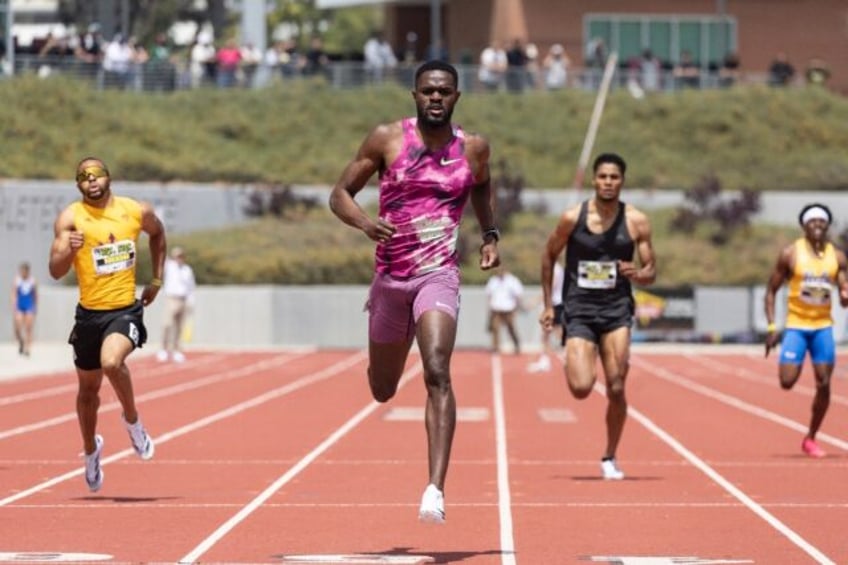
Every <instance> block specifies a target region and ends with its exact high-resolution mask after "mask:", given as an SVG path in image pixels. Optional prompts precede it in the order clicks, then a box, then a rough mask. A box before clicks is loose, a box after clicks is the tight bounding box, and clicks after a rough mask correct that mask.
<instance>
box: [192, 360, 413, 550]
mask: <svg viewBox="0 0 848 565" xmlns="http://www.w3.org/2000/svg"><path fill="white" fill-rule="evenodd" d="M420 372H421V364H420V363H418V364H416V365H414V366H413V367H411V368H410V369H407V371H406V372H405V373H404V374H403V376H402V377H401V380H400V382H399V383H398V390H400V389H401V388H403V387H404V386H405V385H406V384H407V383H408V382H409V381H410V380H411V379H412V377H414V376H415V375H417V374H418V373H420ZM380 406H381V404H380V403H379V402H376V401H371V402H369V403H368V404H367V405H366V406H365V407H364V408H362V409H361V410H360V411H359V412H357V413H356V414H355V415H354V416H353V417H351V418H350V419H349V420H348V421H347V422H345V423H344V424H343V425H342V426H341V427H340V428H338V429H337V430H336V431H335V432H333V433H332V434H330V435H329V436H328V437H327V439H325V440H324V441H322V442H321V443H320V444H318V446H317V447H315V449H313V450H312V451H310V452H309V453H308V454H306V456H305V457H303V459H301V460H300V461H298V462H297V463H296V464H295V465H294V466H292V467H291V468H289V470H288V471H286V472H285V473H284V474H283V475H281V476H280V477H279V478H278V479H277V480H276V481H274V482H273V483H271V485H270V486H269V487H268V488H266V489H265V490H264V491H262V492H261V493H259V496H257V497H256V498H254V499H253V500H251V501H250V502H249V503H248V504H246V505H245V506H243V507H242V509H241V510H239V511H238V512H237V513H236V514H235V515H233V516H232V517H231V518H230V519H229V520H227V521H226V522H224V523H223V524H221V525H220V526H219V527H218V529H216V530H215V531H214V532H212V533H211V534H210V535H209V537H207V538H206V539H205V540H203V541H202V542H200V544H198V545H197V547H195V548H194V549H192V550H191V551H190V552H188V553H187V554H186V555H185V556H183V557H182V558H181V559H180V560H179V561H178V563H194V562H195V561H197V560H198V559H199V558H200V556H201V555H203V554H204V553H206V552H207V551H209V549H211V548H212V546H213V545H215V544H216V543H218V542H219V541H220V540H221V539H222V538H223V537H224V536H226V535H227V534H228V533H229V532H230V531H231V530H232V529H233V528H235V527H236V526H238V525H239V524H240V523H241V522H243V521H244V520H245V519H246V518H247V517H248V516H250V514H252V513H253V512H254V511H255V510H256V509H258V508H259V507H260V506H262V504H263V503H264V502H265V501H266V500H268V499H269V498H271V497H272V496H273V495H274V493H276V492H277V491H278V490H280V489H281V488H283V487H284V486H285V485H286V484H287V483H288V482H289V481H291V480H292V479H293V478H295V477H296V476H297V475H298V474H300V472H301V471H303V470H304V469H306V468H307V467H308V466H309V465H310V464H312V463H313V462H314V461H315V459H317V458H318V456H319V455H321V454H322V453H324V452H325V451H327V450H328V449H330V448H331V447H332V446H333V445H334V444H336V443H337V442H338V441H339V440H340V439H342V438H343V437H344V436H345V435H346V434H347V433H348V432H350V431H351V430H352V429H354V428H355V427H356V426H358V425H359V424H360V423H362V421H363V420H365V418H367V417H368V416H370V415H371V413H372V412H374V410H376V409H377V408H379V407H380Z"/></svg>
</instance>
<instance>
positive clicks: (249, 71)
mask: <svg viewBox="0 0 848 565" xmlns="http://www.w3.org/2000/svg"><path fill="white" fill-rule="evenodd" d="M262 57H263V55H262V50H261V49H259V48H258V47H256V45H254V44H253V42H251V41H248V42H246V43H245V44H244V45H242V46H241V72H242V75H243V76H242V80H241V83H242V86H244V87H246V88H252V87H253V86H254V84H255V81H256V71H257V69H259V65H260V64H261V63H262Z"/></svg>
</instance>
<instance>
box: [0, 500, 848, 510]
mask: <svg viewBox="0 0 848 565" xmlns="http://www.w3.org/2000/svg"><path fill="white" fill-rule="evenodd" d="M243 506H244V503H242V502H137V501H134V502H133V504H132V507H133V508H134V509H135V508H170V509H177V510H181V509H194V508H242V507H243ZM498 506H499V503H496V502H451V508H497V507H498ZM764 506H767V507H769V508H792V509H846V508H848V503H846V502H839V503H833V502H821V503H819V502H815V503H800V502H778V503H774V504H765V505H764ZM14 507H15V508H18V509H24V508H34V509H62V508H73V509H79V508H105V509H107V510H114V508H115V504H114V503H113V502H86V503H82V504H16V505H15V506H14ZM262 508H363V509H365V508H367V509H374V508H414V509H417V508H418V503H417V502H409V501H403V502H326V503H321V502H266V503H265V504H263V505H262ZM512 508H684V509H687V508H693V509H694V508H744V505H743V504H742V503H740V502H565V501H563V502H518V503H513V504H512Z"/></svg>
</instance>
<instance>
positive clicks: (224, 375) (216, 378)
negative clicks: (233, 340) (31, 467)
mask: <svg viewBox="0 0 848 565" xmlns="http://www.w3.org/2000/svg"><path fill="white" fill-rule="evenodd" d="M301 356H302V355H294V356H286V355H281V356H279V357H273V358H271V359H266V360H263V361H259V362H257V363H252V364H250V365H245V366H243V367H239V368H238V369H235V370H233V369H228V370H226V371H221V372H220V373H215V374H212V375H209V376H208V377H203V378H200V379H195V380H192V381H188V382H185V383H181V384H178V385H174V386H169V387H165V388H160V389H158V390H154V391H151V392H147V393H144V394H139V395H137V396H136V397H135V398H136V402H137V403H138V402H144V401H146V400H153V399H157V398H163V397H167V396H171V395H174V394H179V393H182V392H186V391H189V390H194V389H196V388H200V387H204V386H207V385H211V384H216V383H219V382H223V381H228V380H232V379H237V378H241V377H244V376H246V375H249V374H251V373H255V372H257V371H264V370H265V369H270V368H273V367H279V366H281V365H285V364H286V363H290V362H292V361H294V360H295V359H297V358H298V357H301ZM120 407H121V403H120V402H118V401H115V402H110V403H108V404H103V405H102V406H101V407H100V410H99V413H100V414H103V413H104V412H110V411H112V410H117V409H119V408H120ZM76 419H77V413H76V412H75V411H74V412H67V413H65V414H63V415H61V416H56V417H54V418H49V419H47V420H41V421H40V422H33V423H32V424H27V425H25V426H18V427H17V428H11V429H8V430H3V431H0V440H3V439H7V438H10V437H14V436H18V435H22V434H26V433H29V432H34V431H37V430H42V429H44V428H49V427H51V426H58V425H59V424H64V423H66V422H70V421H75V420H76Z"/></svg>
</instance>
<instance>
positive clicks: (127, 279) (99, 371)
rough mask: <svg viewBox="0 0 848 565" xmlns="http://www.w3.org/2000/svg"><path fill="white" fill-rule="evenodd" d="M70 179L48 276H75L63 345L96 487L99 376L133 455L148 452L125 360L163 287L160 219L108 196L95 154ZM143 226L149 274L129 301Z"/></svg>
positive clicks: (141, 337)
mask: <svg viewBox="0 0 848 565" xmlns="http://www.w3.org/2000/svg"><path fill="white" fill-rule="evenodd" d="M76 180H77V188H78V189H79V191H80V193H81V194H82V199H81V200H79V201H77V202H74V203H72V204H71V205H69V206H68V207H67V208H65V209H64V210H63V211H62V212H60V213H59V216H58V217H57V218H56V223H55V225H54V231H55V238H54V240H53V245H52V247H51V248H50V275H51V276H52V277H53V278H56V279H58V278H61V277H63V276H65V275H66V274H67V273H68V271H70V269H71V267H73V269H74V271H75V272H76V275H77V279H78V281H79V291H80V298H79V304H78V305H77V311H76V317H75V324H74V328H73V331H72V332H71V336H70V338H69V343H70V344H71V345H72V346H73V349H74V364H75V365H76V368H77V377H78V380H79V391H78V393H77V417H78V418H79V425H80V431H81V433H82V439H83V444H84V448H85V454H86V455H85V480H86V483H87V484H88V488H89V489H90V490H91V491H92V492H96V491H97V490H99V489H100V487H101V485H102V484H103V471H102V470H101V468H100V453H101V451H102V449H103V438H102V436H100V435H99V434H96V430H97V409H98V408H99V406H100V394H99V393H100V385H101V383H102V381H103V375H106V377H107V378H108V379H109V382H110V383H112V388H113V389H114V390H115V394H116V395H117V397H118V400H119V401H120V403H121V407H122V408H123V415H122V417H123V420H124V424H125V425H126V428H127V432H128V433H129V436H130V440H131V442H132V445H133V448H134V449H135V451H136V453H137V454H138V455H139V457H141V458H142V459H150V458H151V457H153V451H154V447H153V440H151V438H150V436H149V435H148V434H147V431H146V430H145V428H144V426H143V425H142V423H141V419H140V418H139V416H138V412H137V410H136V406H135V397H134V395H133V387H132V381H131V379H130V371H129V368H128V367H127V365H126V362H125V361H126V358H127V356H128V355H129V354H130V353H131V352H132V351H133V350H134V349H135V348H137V347H141V346H142V345H143V344H144V342H145V340H146V339H147V330H146V329H145V327H144V306H147V305H149V304H150V303H151V302H153V300H154V299H155V298H156V294H157V293H158V292H159V287H160V286H161V285H162V271H163V269H164V263H165V249H166V242H165V229H164V228H163V227H162V222H160V221H159V219H158V218H157V217H156V215H155V214H154V212H153V208H152V207H151V206H150V205H149V204H147V203H143V202H137V201H135V200H133V199H131V198H125V197H121V196H115V195H113V194H112V190H111V177H110V175H109V169H107V168H106V165H105V164H104V163H103V161H101V160H100V159H97V158H94V157H87V158H85V159H83V160H82V161H80V163H79V165H77V173H76ZM142 231H143V232H145V233H147V234H148V236H149V244H150V256H151V260H152V262H153V279H152V280H151V281H150V282H148V283H147V286H145V287H144V290H143V291H142V294H141V298H140V299H136V296H135V293H136V280H135V271H136V260H137V250H136V245H137V241H138V236H139V233H140V232H142Z"/></svg>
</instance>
